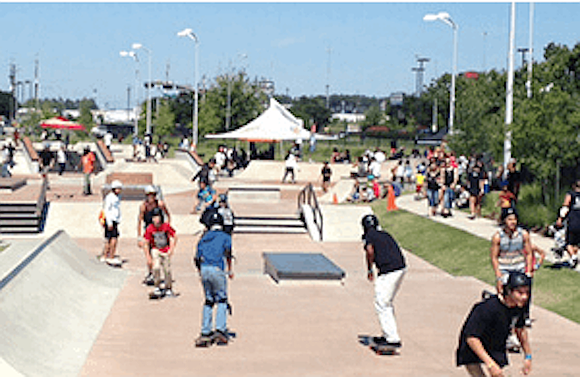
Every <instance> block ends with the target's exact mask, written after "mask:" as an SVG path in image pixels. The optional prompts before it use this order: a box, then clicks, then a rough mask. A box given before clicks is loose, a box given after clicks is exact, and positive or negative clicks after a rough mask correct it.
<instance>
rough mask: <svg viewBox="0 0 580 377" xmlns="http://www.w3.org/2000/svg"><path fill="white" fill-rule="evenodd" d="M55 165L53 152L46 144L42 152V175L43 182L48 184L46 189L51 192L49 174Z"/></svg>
mask: <svg viewBox="0 0 580 377" xmlns="http://www.w3.org/2000/svg"><path fill="white" fill-rule="evenodd" d="M53 164H54V158H53V156H52V152H51V151H50V144H45V145H44V149H42V152H40V174H41V175H42V180H43V181H44V182H46V189H47V190H50V184H49V182H48V172H49V171H50V169H52V166H53Z"/></svg>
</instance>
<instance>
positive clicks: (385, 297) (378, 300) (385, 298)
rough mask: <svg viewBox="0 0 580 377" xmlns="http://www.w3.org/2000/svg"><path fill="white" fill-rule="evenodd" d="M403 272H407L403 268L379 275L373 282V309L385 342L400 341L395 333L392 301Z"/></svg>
mask: <svg viewBox="0 0 580 377" xmlns="http://www.w3.org/2000/svg"><path fill="white" fill-rule="evenodd" d="M405 272H407V269H406V268H403V269H401V270H397V271H393V272H389V273H387V274H383V275H379V276H377V278H376V280H375V309H376V311H377V315H378V317H379V323H380V325H381V328H382V330H383V336H384V337H385V339H386V340H387V342H400V341H401V338H400V337H399V333H398V331H397V322H396V321H395V308H394V306H393V300H394V298H395V295H396V294H397V291H398V290H399V286H400V285H401V282H402V281H403V276H404V275H405Z"/></svg>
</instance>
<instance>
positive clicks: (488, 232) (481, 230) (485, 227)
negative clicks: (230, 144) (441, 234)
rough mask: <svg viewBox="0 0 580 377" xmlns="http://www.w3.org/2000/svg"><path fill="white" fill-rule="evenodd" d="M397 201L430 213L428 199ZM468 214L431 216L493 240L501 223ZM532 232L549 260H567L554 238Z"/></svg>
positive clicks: (411, 209)
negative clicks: (555, 251)
mask: <svg viewBox="0 0 580 377" xmlns="http://www.w3.org/2000/svg"><path fill="white" fill-rule="evenodd" d="M396 203H397V206H398V207H399V208H401V209H404V210H406V211H409V212H412V213H415V214H417V215H421V216H426V217H427V216H428V215H429V213H428V207H427V200H426V199H423V200H415V198H414V195H402V196H400V197H398V198H397V202H396ZM468 215H469V214H468V213H467V212H463V211H459V210H454V211H453V216H452V217H447V218H444V217H442V216H434V217H433V216H431V217H430V219H431V220H433V221H437V222H440V223H442V224H445V225H449V226H452V227H454V228H457V229H461V230H464V231H466V232H468V233H471V234H474V235H476V236H478V237H481V238H485V239H488V240H491V238H492V237H493V235H494V234H495V232H497V230H498V229H499V225H498V224H497V222H495V221H493V220H490V219H486V218H477V219H475V220H470V219H468V217H467V216H468ZM530 234H531V239H532V242H533V243H534V244H535V245H537V246H538V247H540V248H541V249H543V250H544V251H545V252H546V260H547V261H549V262H552V263H556V262H562V261H566V260H567V256H564V258H563V259H562V258H560V257H558V256H557V255H555V254H554V253H553V252H552V251H551V249H552V247H554V239H553V238H549V237H544V236H542V235H540V234H537V233H530ZM576 269H577V271H580V266H578V267H577V268H576Z"/></svg>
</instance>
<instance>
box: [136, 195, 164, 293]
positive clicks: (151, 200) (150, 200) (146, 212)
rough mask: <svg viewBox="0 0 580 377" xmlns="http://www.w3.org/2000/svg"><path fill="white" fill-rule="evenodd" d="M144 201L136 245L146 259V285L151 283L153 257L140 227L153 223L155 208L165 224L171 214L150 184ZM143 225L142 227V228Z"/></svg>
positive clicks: (140, 209) (144, 281)
mask: <svg viewBox="0 0 580 377" xmlns="http://www.w3.org/2000/svg"><path fill="white" fill-rule="evenodd" d="M145 196H146V198H145V201H143V203H141V205H140V206H139V217H138V219H137V245H138V246H139V247H140V248H141V249H143V252H144V253H145V258H146V260H147V271H148V273H147V276H145V279H144V280H143V283H144V284H146V285H153V282H154V279H153V259H152V257H151V254H150V253H147V251H146V248H145V246H146V245H145V240H144V239H143V238H142V236H141V234H142V233H141V229H143V232H145V230H146V229H147V227H148V226H149V225H151V224H152V223H153V211H154V210H155V208H159V209H161V211H162V213H163V214H164V215H165V217H166V220H167V221H166V222H167V224H170V223H171V215H170V214H169V210H168V209H167V206H166V205H165V203H164V202H163V201H162V200H159V199H157V190H156V189H155V187H153V186H152V185H149V186H147V187H145ZM142 227H143V228H142Z"/></svg>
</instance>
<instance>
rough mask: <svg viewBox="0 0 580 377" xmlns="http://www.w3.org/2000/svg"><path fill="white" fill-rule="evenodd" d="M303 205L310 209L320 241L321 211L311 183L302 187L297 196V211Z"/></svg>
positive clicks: (321, 228)
mask: <svg viewBox="0 0 580 377" xmlns="http://www.w3.org/2000/svg"><path fill="white" fill-rule="evenodd" d="M303 204H308V205H309V206H310V208H312V212H313V215H314V216H313V217H314V224H315V225H316V228H318V232H319V234H320V240H321V241H322V233H323V232H322V230H323V220H322V211H321V210H320V206H319V205H318V200H317V199H316V193H315V192H314V187H312V183H309V184H308V185H307V186H306V187H304V188H303V189H302V190H301V191H300V194H298V210H300V209H301V208H302V205H303Z"/></svg>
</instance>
